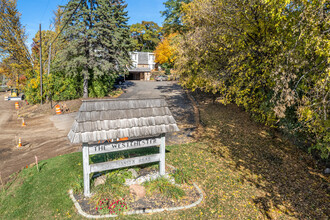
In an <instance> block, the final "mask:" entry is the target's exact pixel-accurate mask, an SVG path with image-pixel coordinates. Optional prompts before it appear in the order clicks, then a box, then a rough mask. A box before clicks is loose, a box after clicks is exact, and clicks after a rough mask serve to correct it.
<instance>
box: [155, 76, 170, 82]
mask: <svg viewBox="0 0 330 220" xmlns="http://www.w3.org/2000/svg"><path fill="white" fill-rule="evenodd" d="M155 80H156V81H167V80H168V77H167V76H156V77H155Z"/></svg>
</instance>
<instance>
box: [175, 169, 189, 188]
mask: <svg viewBox="0 0 330 220" xmlns="http://www.w3.org/2000/svg"><path fill="white" fill-rule="evenodd" d="M171 176H172V177H173V178H174V180H175V183H177V184H185V183H187V184H189V185H190V184H191V181H190V179H191V178H190V175H189V174H188V173H187V172H185V171H184V170H183V169H177V170H175V172H174V173H173V174H171Z"/></svg>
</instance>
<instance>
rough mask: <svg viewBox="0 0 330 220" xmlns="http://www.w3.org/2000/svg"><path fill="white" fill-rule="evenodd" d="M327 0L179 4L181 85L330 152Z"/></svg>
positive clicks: (210, 0) (326, 154)
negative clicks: (180, 7)
mask: <svg viewBox="0 0 330 220" xmlns="http://www.w3.org/2000/svg"><path fill="white" fill-rule="evenodd" d="M329 7H330V6H329V2H328V1H326V0H320V1H304V0H298V1H288V0H277V1H269V0H265V1H245V0H238V1H230V0H218V1H213V0H195V1H193V2H191V3H189V4H185V5H183V12H184V17H183V23H184V25H185V26H186V28H187V32H185V33H184V34H183V35H181V36H180V37H181V41H180V44H179V46H178V47H177V51H176V53H177V60H176V68H177V70H178V73H179V74H180V77H181V83H182V85H184V86H186V87H187V88H190V89H192V90H195V89H200V90H202V91H205V92H211V93H213V94H215V95H216V96H218V99H219V100H220V101H221V102H222V103H224V104H227V103H231V102H233V103H236V104H237V105H239V106H242V107H244V109H245V110H246V111H248V112H250V113H251V115H252V116H253V118H255V119H256V120H257V121H259V122H262V123H265V124H267V125H270V126H273V127H278V128H281V129H282V131H285V132H286V133H288V134H291V135H293V136H294V137H295V138H297V140H300V141H301V140H304V141H301V142H300V143H301V144H300V145H302V146H303V145H304V144H307V146H308V145H309V144H311V145H310V146H312V147H310V148H309V149H310V150H311V151H314V152H317V153H319V155H321V157H322V158H328V157H329V153H330V130H329V129H330V118H329V104H330V101H329V97H330V95H329V92H330V91H329V89H330V88H329V87H330V83H329V81H330V68H329V67H330V40H329V39H330V38H329V34H330V32H329V28H330V27H329V25H330V16H329V9H330V8H329Z"/></svg>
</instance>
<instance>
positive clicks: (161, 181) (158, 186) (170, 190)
mask: <svg viewBox="0 0 330 220" xmlns="http://www.w3.org/2000/svg"><path fill="white" fill-rule="evenodd" d="M143 185H144V186H145V187H146V190H147V192H148V193H149V194H152V193H153V192H158V193H161V194H163V195H164V196H166V197H169V198H171V199H176V200H178V199H180V198H182V197H183V196H185V195H186V193H185V192H184V190H183V189H181V188H179V187H178V186H175V185H173V184H172V183H170V182H169V180H168V179H166V178H164V177H160V178H158V179H155V180H151V181H146V182H145V183H144V184H143Z"/></svg>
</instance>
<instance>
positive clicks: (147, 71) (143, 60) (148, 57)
mask: <svg viewBox="0 0 330 220" xmlns="http://www.w3.org/2000/svg"><path fill="white" fill-rule="evenodd" d="M130 56H131V59H132V63H133V65H132V67H131V68H129V69H128V70H129V76H128V79H132V80H150V76H151V70H153V69H155V66H156V64H155V54H154V53H150V52H130Z"/></svg>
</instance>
